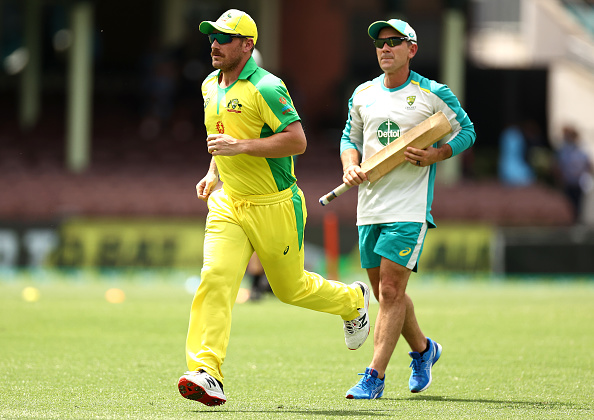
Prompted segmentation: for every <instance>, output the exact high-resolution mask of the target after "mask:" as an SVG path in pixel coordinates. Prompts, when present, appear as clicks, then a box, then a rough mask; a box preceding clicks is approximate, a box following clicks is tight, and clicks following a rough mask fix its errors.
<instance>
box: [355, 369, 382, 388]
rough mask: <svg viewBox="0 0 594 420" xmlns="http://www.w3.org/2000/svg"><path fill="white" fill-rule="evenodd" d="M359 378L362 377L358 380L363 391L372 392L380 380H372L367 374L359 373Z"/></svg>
mask: <svg viewBox="0 0 594 420" xmlns="http://www.w3.org/2000/svg"><path fill="white" fill-rule="evenodd" d="M359 376H363V377H362V378H361V379H360V380H359V385H360V387H361V388H363V389H364V390H373V389H374V388H375V387H376V386H377V382H381V379H379V378H374V377H373V376H371V375H370V374H368V373H359Z"/></svg>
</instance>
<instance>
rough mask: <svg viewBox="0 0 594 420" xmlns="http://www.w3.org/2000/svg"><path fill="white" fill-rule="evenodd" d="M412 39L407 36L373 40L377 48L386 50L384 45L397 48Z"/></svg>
mask: <svg viewBox="0 0 594 420" xmlns="http://www.w3.org/2000/svg"><path fill="white" fill-rule="evenodd" d="M409 40H410V38H408V37H407V36H393V37H390V38H378V39H374V40H373V45H375V48H384V44H388V47H396V46H397V45H400V44H402V42H403V41H409Z"/></svg>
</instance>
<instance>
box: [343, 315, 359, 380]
mask: <svg viewBox="0 0 594 420" xmlns="http://www.w3.org/2000/svg"><path fill="white" fill-rule="evenodd" d="M344 327H345V328H346V330H347V332H348V333H349V334H354V333H355V332H356V331H357V330H360V329H361V328H363V325H362V323H361V318H360V317H359V318H355V319H353V320H351V321H344ZM359 375H364V373H360V374H359Z"/></svg>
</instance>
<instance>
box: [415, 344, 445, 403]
mask: <svg viewBox="0 0 594 420" xmlns="http://www.w3.org/2000/svg"><path fill="white" fill-rule="evenodd" d="M427 342H428V343H429V350H427V351H426V352H425V353H423V354H422V355H421V354H420V353H418V352H416V351H411V352H409V353H408V354H409V355H410V357H412V362H410V367H411V368H412V373H411V374H410V379H409V381H408V387H409V389H410V392H414V393H416V392H422V391H424V390H426V389H427V388H429V385H431V366H433V365H434V364H435V363H437V361H438V360H439V357H440V356H441V345H440V344H438V343H436V342H435V341H433V340H431V339H430V338H429V337H427Z"/></svg>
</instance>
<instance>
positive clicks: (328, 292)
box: [179, 9, 370, 405]
mask: <svg viewBox="0 0 594 420" xmlns="http://www.w3.org/2000/svg"><path fill="white" fill-rule="evenodd" d="M200 31H201V32H203V33H205V34H208V35H209V40H210V43H211V56H212V63H213V67H214V68H215V69H217V70H215V71H214V72H212V73H211V74H210V75H209V76H208V77H207V78H206V79H205V80H204V82H203V84H202V95H203V98H204V112H205V125H206V130H207V134H208V137H207V147H208V151H209V152H210V153H211V154H212V155H213V158H212V160H211V164H210V168H209V170H208V173H207V174H206V176H205V177H204V178H203V179H202V180H201V181H200V182H199V183H198V185H197V186H196V188H197V192H198V197H199V198H201V199H203V200H205V201H207V203H208V210H209V211H208V216H207V219H206V232H205V239H204V265H203V268H202V272H201V283H200V286H199V288H198V290H197V291H196V295H195V297H194V301H193V303H192V308H191V314H190V325H189V329H188V337H187V342H186V359H187V364H188V369H189V371H188V372H186V374H184V375H183V376H182V377H181V378H180V380H179V390H180V393H181V394H182V395H183V396H184V397H185V398H189V399H193V400H196V401H199V402H202V403H204V404H207V405H220V404H223V403H225V401H226V398H225V395H224V393H223V385H222V384H223V373H222V370H221V365H222V364H223V362H224V360H225V354H226V349H227V344H228V342H229V335H230V327H231V311H232V308H233V304H234V302H235V299H236V297H237V293H238V290H239V286H240V284H241V281H242V278H243V276H244V273H245V270H246V266H247V264H248V261H249V259H250V257H251V255H252V254H253V252H254V251H255V252H256V254H257V255H258V257H259V259H260V261H261V262H262V266H263V267H264V270H265V273H266V276H267V278H268V281H269V283H270V286H271V288H272V290H273V292H274V293H275V295H276V296H277V297H278V298H279V299H280V300H281V301H283V302H285V303H289V304H291V305H296V306H301V307H304V308H308V309H313V310H316V311H320V312H327V313H331V314H335V315H340V316H341V317H342V319H343V321H344V333H345V341H346V344H347V347H349V348H351V349H356V348H359V347H360V346H361V345H362V344H363V342H364V341H365V339H366V338H367V336H368V334H369V322H368V317H367V308H368V305H369V295H370V292H369V288H368V286H367V285H366V284H365V283H362V282H355V283H353V284H352V285H345V284H343V283H340V282H337V281H331V280H326V279H324V278H323V277H322V276H320V275H318V274H315V273H310V272H307V271H305V270H304V265H303V264H304V250H303V232H304V227H305V220H306V217H307V210H306V206H305V199H304V196H303V193H302V192H301V190H300V189H299V187H297V184H296V177H295V171H294V160H293V156H294V155H297V154H301V153H303V152H304V151H305V147H306V139H305V134H304V132H303V128H302V127H301V122H300V118H299V115H298V114H297V112H296V110H295V108H294V106H293V102H292V100H291V97H290V96H289V93H288V91H287V88H286V86H285V84H284V83H283V82H282V80H280V79H279V78H277V77H276V76H274V75H273V74H271V73H269V72H267V71H266V70H264V69H262V68H260V67H258V65H257V64H256V62H255V60H254V59H253V58H252V56H251V55H252V51H253V48H254V45H255V43H256V41H257V37H258V34H257V28H256V24H255V22H254V21H253V20H252V19H251V17H250V16H249V15H247V14H246V13H244V12H241V11H239V10H235V9H231V10H229V11H227V12H225V13H223V15H222V16H221V17H220V18H219V19H218V20H217V21H216V22H209V21H205V22H202V23H201V24H200ZM219 179H220V181H222V182H223V187H222V188H220V189H218V190H216V191H214V192H213V190H214V187H215V186H216V184H217V183H218V181H219ZM256 328H257V327H256ZM256 328H255V330H256Z"/></svg>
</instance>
